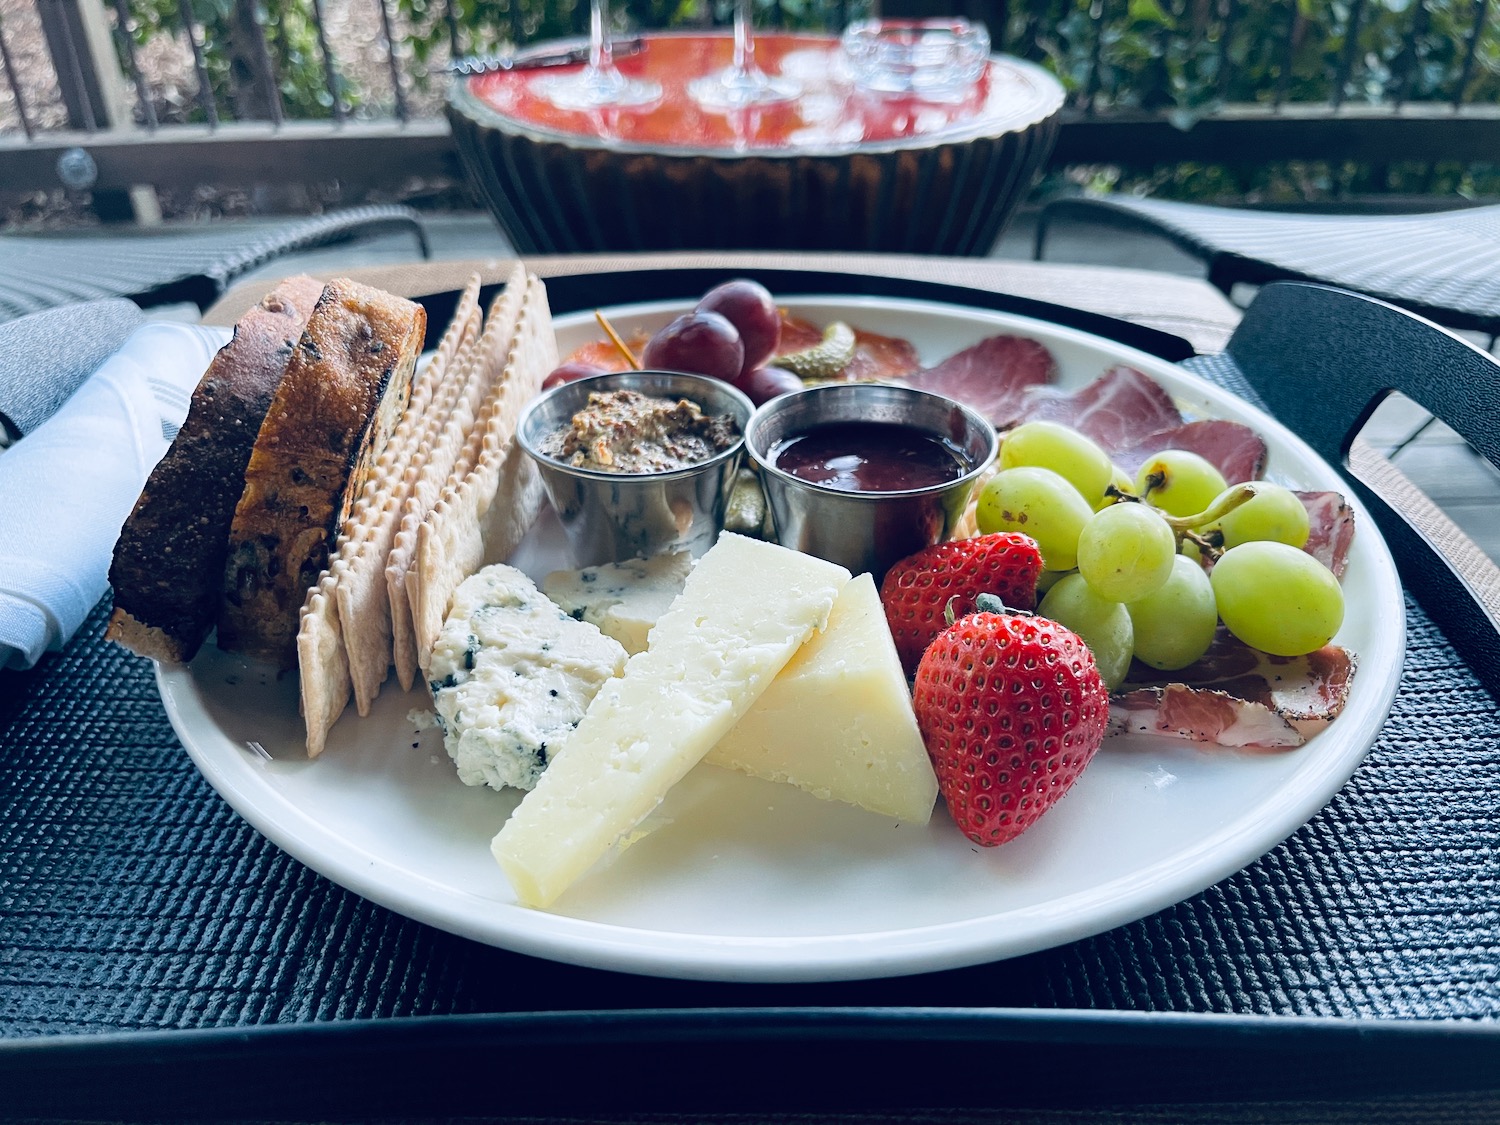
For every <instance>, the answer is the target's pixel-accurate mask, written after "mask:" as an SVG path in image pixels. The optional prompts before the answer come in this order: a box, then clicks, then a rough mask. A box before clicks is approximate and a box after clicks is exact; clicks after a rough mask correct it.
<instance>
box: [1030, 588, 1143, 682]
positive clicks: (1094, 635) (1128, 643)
mask: <svg viewBox="0 0 1500 1125" xmlns="http://www.w3.org/2000/svg"><path fill="white" fill-rule="evenodd" d="M1036 611H1037V613H1039V614H1041V615H1042V616H1043V617H1047V618H1051V619H1052V620H1053V621H1056V622H1057V623H1058V624H1059V625H1066V626H1067V627H1068V628H1069V629H1072V630H1073V632H1075V633H1077V634H1078V635H1079V636H1080V637H1082V638H1083V643H1084V644H1086V645H1088V646H1089V651H1090V652H1092V653H1093V654H1094V663H1095V664H1096V665H1097V666H1098V668H1099V675H1100V677H1101V678H1102V679H1103V680H1104V686H1105V687H1107V688H1108V689H1109V690H1110V691H1114V690H1115V689H1116V688H1117V687H1119V686H1120V685H1121V684H1122V683H1124V681H1125V673H1126V672H1128V671H1130V653H1131V651H1132V649H1133V648H1134V633H1133V630H1132V628H1131V623H1130V614H1129V613H1127V612H1126V611H1125V607H1124V606H1123V605H1121V604H1120V603H1119V602H1112V601H1110V600H1109V599H1108V598H1101V597H1100V596H1099V595H1098V594H1096V593H1094V591H1093V589H1092V587H1090V586H1089V584H1088V583H1087V582H1085V581H1084V580H1083V576H1082V575H1080V574H1069V575H1066V576H1064V577H1063V578H1062V579H1060V580H1059V581H1058V583H1057V584H1056V585H1055V586H1053V587H1052V589H1050V590H1048V591H1047V596H1046V597H1045V598H1043V599H1042V604H1041V605H1039V606H1037V610H1036Z"/></svg>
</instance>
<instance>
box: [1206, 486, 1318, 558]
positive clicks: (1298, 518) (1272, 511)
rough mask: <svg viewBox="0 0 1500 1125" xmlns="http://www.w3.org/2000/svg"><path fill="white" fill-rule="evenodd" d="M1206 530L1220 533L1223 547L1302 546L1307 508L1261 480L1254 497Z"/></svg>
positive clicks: (1287, 491) (1291, 494)
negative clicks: (1257, 543) (1275, 544)
mask: <svg viewBox="0 0 1500 1125" xmlns="http://www.w3.org/2000/svg"><path fill="white" fill-rule="evenodd" d="M1207 530H1210V531H1218V532H1220V533H1221V534H1222V535H1223V536H1224V546H1226V547H1238V546H1239V545H1240V544H1241V543H1254V542H1260V541H1263V540H1265V541H1271V542H1275V543H1285V544H1287V545H1288V546H1292V547H1305V546H1306V545H1307V534H1308V521H1307V509H1306V508H1305V507H1303V505H1302V501H1301V500H1298V499H1297V494H1296V493H1295V492H1293V491H1292V490H1291V489H1289V488H1282V487H1281V485H1279V484H1266V483H1265V482H1263V481H1260V482H1257V483H1256V485H1255V495H1254V496H1252V497H1251V498H1250V499H1249V500H1246V501H1245V502H1244V503H1243V504H1241V505H1240V506H1239V507H1238V508H1236V509H1234V511H1232V512H1229V513H1227V514H1226V515H1224V516H1223V517H1222V518H1221V519H1219V520H1217V521H1216V522H1214V523H1212V524H1210V525H1209V526H1208V529H1207Z"/></svg>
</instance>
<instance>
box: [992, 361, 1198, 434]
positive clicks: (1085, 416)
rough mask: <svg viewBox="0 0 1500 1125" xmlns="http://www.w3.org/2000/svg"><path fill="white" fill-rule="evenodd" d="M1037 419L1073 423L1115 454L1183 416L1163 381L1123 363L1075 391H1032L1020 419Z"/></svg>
mask: <svg viewBox="0 0 1500 1125" xmlns="http://www.w3.org/2000/svg"><path fill="white" fill-rule="evenodd" d="M1036 419H1042V420H1045V421H1049V422H1061V423H1062V424H1063V425H1065V426H1071V427H1073V429H1075V430H1077V431H1078V432H1079V433H1082V434H1087V435H1088V436H1089V437H1091V438H1093V439H1094V441H1096V442H1098V443H1099V444H1100V445H1101V446H1103V447H1104V450H1105V452H1107V453H1110V454H1111V455H1112V454H1113V453H1114V451H1115V450H1116V449H1125V448H1128V447H1130V446H1132V445H1134V444H1136V443H1137V442H1139V441H1140V439H1141V437H1142V435H1145V434H1155V433H1160V432H1161V431H1163V430H1169V429H1173V428H1175V427H1177V426H1181V425H1182V415H1181V414H1180V413H1178V410H1177V407H1176V405H1175V404H1174V403H1173V402H1172V396H1171V395H1169V394H1167V392H1166V390H1165V389H1164V388H1163V387H1162V385H1161V384H1160V383H1158V382H1157V381H1156V380H1155V379H1153V378H1151V377H1150V376H1149V375H1147V374H1145V373H1144V372H1141V371H1137V370H1136V369H1135V368H1133V367H1126V366H1124V365H1123V364H1121V365H1118V366H1115V367H1111V368H1110V369H1109V370H1108V371H1106V372H1105V373H1104V374H1103V375H1101V376H1099V378H1097V379H1095V380H1094V381H1093V382H1092V383H1090V384H1089V385H1088V386H1086V387H1082V388H1080V389H1078V390H1076V391H1065V390H1063V389H1062V388H1061V387H1035V388H1032V389H1030V390H1028V391H1027V392H1026V395H1025V398H1024V400H1023V402H1022V411H1021V420H1022V421H1027V422H1030V421H1033V420H1036ZM991 421H993V419H991ZM1152 452H1155V450H1153V451H1152Z"/></svg>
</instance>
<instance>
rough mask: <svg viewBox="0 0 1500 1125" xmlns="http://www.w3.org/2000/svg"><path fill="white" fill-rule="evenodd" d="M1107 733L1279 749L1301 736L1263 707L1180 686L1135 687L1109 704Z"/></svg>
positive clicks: (1298, 741)
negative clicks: (1167, 737)
mask: <svg viewBox="0 0 1500 1125" xmlns="http://www.w3.org/2000/svg"><path fill="white" fill-rule="evenodd" d="M1108 730H1109V733H1110V734H1156V735H1169V736H1171V737H1174V738H1183V739H1187V740H1188V741H1190V742H1208V743H1212V744H1213V745H1215V746H1235V747H1254V748H1256V749H1260V750H1282V749H1291V748H1293V747H1297V746H1301V745H1302V744H1303V743H1304V742H1306V741H1307V736H1306V735H1304V734H1303V733H1302V732H1301V731H1299V730H1298V729H1297V728H1296V727H1295V726H1293V725H1292V724H1291V723H1290V722H1288V721H1287V720H1286V719H1285V718H1284V717H1282V716H1281V715H1278V714H1277V713H1276V712H1275V711H1273V710H1271V708H1269V707H1267V706H1265V704H1263V703H1254V702H1251V701H1249V700H1245V699H1239V698H1237V697H1235V696H1233V695H1230V694H1229V693H1228V692H1222V691H1215V690H1212V689H1209V688H1191V687H1188V686H1187V685H1186V684H1167V685H1166V686H1165V687H1155V688H1137V689H1135V690H1134V691H1127V692H1122V693H1121V694H1119V695H1115V696H1112V697H1111V698H1110V701H1109V727H1108Z"/></svg>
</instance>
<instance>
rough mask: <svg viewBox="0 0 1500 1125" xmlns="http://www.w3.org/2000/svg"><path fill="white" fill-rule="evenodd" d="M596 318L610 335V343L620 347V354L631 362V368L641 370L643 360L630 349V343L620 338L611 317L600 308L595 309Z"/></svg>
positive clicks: (605, 332) (627, 361) (607, 334)
mask: <svg viewBox="0 0 1500 1125" xmlns="http://www.w3.org/2000/svg"><path fill="white" fill-rule="evenodd" d="M594 319H595V320H597V321H598V322H599V327H600V328H602V329H604V334H605V335H606V336H608V337H609V339H610V343H612V344H614V346H615V347H616V348H617V349H619V352H620V354H621V355H622V356H624V357H625V362H626V363H628V364H630V368H631V370H632V371H639V370H640V369H641V361H640V360H638V359H636V357H635V353H634V352H632V351H631V350H630V347H629V345H628V344H626V343H625V341H624V340H622V339H620V334H619V333H618V332H616V331H615V326H614V325H613V324H611V323H610V322H609V317H607V316H605V315H604V314H603V313H602V312H600V311H599V310H598V309H595V310H594Z"/></svg>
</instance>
